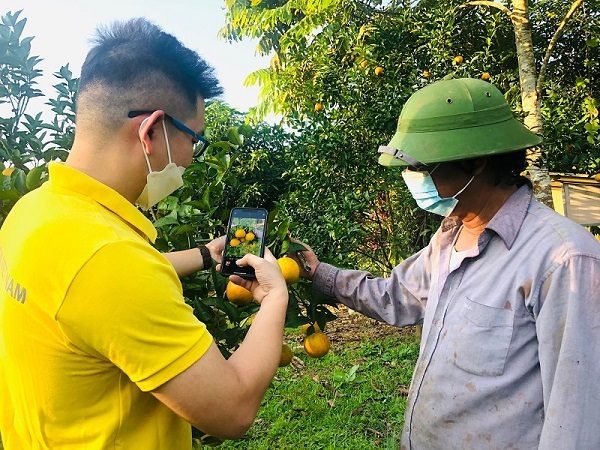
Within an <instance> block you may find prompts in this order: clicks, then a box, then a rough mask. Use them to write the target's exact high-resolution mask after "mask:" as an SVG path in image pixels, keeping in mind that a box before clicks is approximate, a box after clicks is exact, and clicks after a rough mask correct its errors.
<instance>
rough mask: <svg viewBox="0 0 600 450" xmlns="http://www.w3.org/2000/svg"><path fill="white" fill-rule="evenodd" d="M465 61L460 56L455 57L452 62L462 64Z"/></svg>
mask: <svg viewBox="0 0 600 450" xmlns="http://www.w3.org/2000/svg"><path fill="white" fill-rule="evenodd" d="M463 61H464V59H463V57H462V56H460V55H458V56H455V57H454V59H453V60H452V64H462V63H463Z"/></svg>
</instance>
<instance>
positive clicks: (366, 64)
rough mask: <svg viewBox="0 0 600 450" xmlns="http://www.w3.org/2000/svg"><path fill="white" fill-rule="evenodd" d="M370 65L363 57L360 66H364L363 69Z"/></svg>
mask: <svg viewBox="0 0 600 450" xmlns="http://www.w3.org/2000/svg"><path fill="white" fill-rule="evenodd" d="M368 65H369V62H368V61H367V60H366V59H363V60H362V62H361V63H360V67H362V68H363V69H364V68H365V67H367V66H368Z"/></svg>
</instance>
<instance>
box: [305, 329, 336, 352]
mask: <svg viewBox="0 0 600 450" xmlns="http://www.w3.org/2000/svg"><path fill="white" fill-rule="evenodd" d="M330 347H331V343H330V342H329V338H328V337H327V335H326V334H325V333H323V332H322V331H317V332H316V333H313V334H311V335H310V336H306V337H305V338H304V351H305V352H306V354H307V355H308V356H310V357H311V358H322V357H323V356H325V355H326V354H327V352H329V348H330Z"/></svg>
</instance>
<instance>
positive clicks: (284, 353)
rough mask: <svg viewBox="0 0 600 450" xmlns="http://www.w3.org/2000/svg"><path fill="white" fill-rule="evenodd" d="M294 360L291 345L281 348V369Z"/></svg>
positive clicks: (284, 345)
mask: <svg viewBox="0 0 600 450" xmlns="http://www.w3.org/2000/svg"><path fill="white" fill-rule="evenodd" d="M292 359H294V352H292V349H291V348H290V346H289V345H287V344H283V345H282V346H281V356H280V357H279V367H285V366H287V365H289V363H291V362H292Z"/></svg>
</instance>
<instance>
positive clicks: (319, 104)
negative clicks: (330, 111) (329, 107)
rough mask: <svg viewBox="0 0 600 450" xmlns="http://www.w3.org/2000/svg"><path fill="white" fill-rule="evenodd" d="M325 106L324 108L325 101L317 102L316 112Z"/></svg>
mask: <svg viewBox="0 0 600 450" xmlns="http://www.w3.org/2000/svg"><path fill="white" fill-rule="evenodd" d="M323 108H324V106H323V103H321V102H317V103H315V111H316V112H320V111H323Z"/></svg>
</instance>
